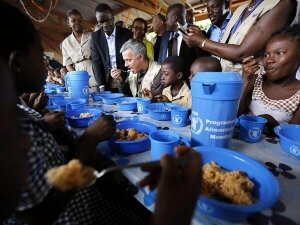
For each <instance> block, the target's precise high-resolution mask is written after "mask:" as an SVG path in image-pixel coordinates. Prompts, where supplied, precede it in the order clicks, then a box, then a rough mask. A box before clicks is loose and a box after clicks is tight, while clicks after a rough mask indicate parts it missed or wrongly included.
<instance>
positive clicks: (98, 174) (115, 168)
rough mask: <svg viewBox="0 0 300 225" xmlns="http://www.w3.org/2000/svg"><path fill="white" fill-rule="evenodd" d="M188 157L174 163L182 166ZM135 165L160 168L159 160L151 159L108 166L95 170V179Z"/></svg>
mask: <svg viewBox="0 0 300 225" xmlns="http://www.w3.org/2000/svg"><path fill="white" fill-rule="evenodd" d="M189 158H190V157H189V155H187V156H183V157H181V158H178V159H176V163H177V165H178V166H184V165H185V164H186V163H187V161H188V160H189ZM136 167H147V168H149V167H150V168H154V167H157V168H158V169H160V160H156V161H151V162H142V163H134V164H129V165H123V166H112V167H108V168H106V169H104V170H102V171H100V172H99V171H97V170H95V171H94V175H95V177H96V179H98V178H100V177H103V176H104V175H105V174H107V173H111V172H115V171H120V170H124V169H129V168H136Z"/></svg>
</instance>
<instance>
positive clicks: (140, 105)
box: [136, 98, 151, 114]
mask: <svg viewBox="0 0 300 225" xmlns="http://www.w3.org/2000/svg"><path fill="white" fill-rule="evenodd" d="M136 102H137V111H138V112H139V113H141V114H147V113H148V111H147V109H146V106H147V105H149V104H150V103H151V101H150V99H148V98H136Z"/></svg>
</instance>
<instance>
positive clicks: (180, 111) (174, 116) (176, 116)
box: [171, 106, 188, 127]
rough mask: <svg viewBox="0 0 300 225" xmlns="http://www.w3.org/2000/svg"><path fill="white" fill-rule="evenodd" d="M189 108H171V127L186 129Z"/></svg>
mask: <svg viewBox="0 0 300 225" xmlns="http://www.w3.org/2000/svg"><path fill="white" fill-rule="evenodd" d="M187 116H188V108H186V107H179V106H175V107H171V125H172V126H174V127H185V126H186V123H187Z"/></svg>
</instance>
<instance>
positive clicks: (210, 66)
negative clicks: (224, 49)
mask: <svg viewBox="0 0 300 225" xmlns="http://www.w3.org/2000/svg"><path fill="white" fill-rule="evenodd" d="M190 72H191V74H190V77H189V79H190V81H191V80H192V78H193V77H194V76H195V74H196V73H197V72H222V67H221V63H220V61H219V60H218V59H217V58H215V57H200V58H198V59H196V60H195V61H194V62H193V64H192V65H191V69H190Z"/></svg>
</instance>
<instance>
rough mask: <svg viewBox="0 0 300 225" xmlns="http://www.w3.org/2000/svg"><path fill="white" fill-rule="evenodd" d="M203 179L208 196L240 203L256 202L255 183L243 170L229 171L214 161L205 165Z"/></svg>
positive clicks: (205, 193)
mask: <svg viewBox="0 0 300 225" xmlns="http://www.w3.org/2000/svg"><path fill="white" fill-rule="evenodd" d="M202 179H203V182H202V193H203V194H204V195H206V196H207V197H211V198H214V199H216V200H221V201H224V202H229V203H233V204H238V205H249V204H253V203H254V202H255V198H254V197H253V195H252V191H253V188H254V183H253V182H252V181H251V180H250V179H249V178H248V177H247V175H246V173H244V172H242V171H239V170H233V171H227V170H224V169H223V168H221V167H220V166H219V165H218V164H217V163H216V162H213V161H212V162H209V163H206V164H205V165H204V166H203V168H202Z"/></svg>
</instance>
